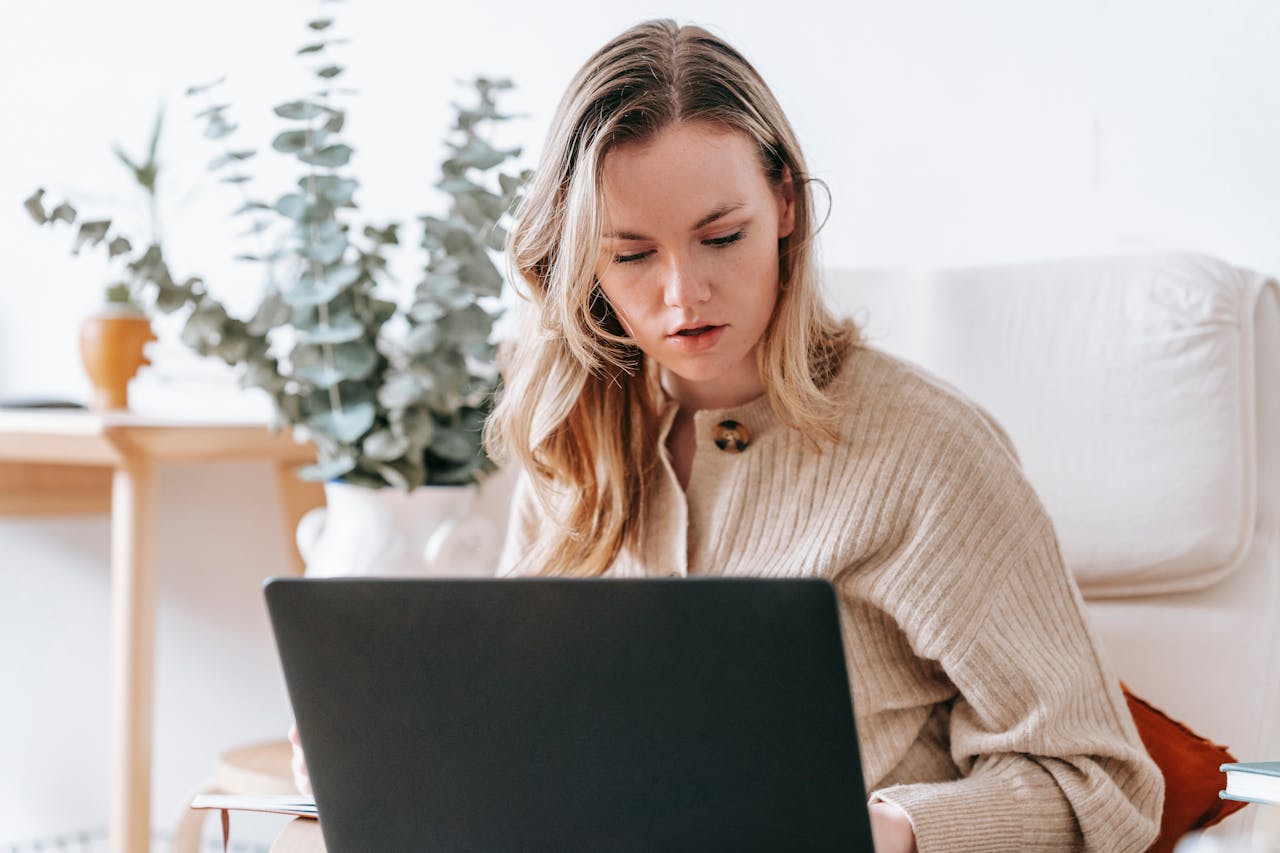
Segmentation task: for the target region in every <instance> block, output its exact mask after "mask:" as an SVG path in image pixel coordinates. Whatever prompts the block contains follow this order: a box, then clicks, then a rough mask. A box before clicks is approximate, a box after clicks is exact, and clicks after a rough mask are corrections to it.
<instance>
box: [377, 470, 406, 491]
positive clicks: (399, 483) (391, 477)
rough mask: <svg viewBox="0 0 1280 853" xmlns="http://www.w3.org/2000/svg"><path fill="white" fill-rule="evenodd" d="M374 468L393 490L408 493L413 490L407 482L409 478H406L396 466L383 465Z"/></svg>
mask: <svg viewBox="0 0 1280 853" xmlns="http://www.w3.org/2000/svg"><path fill="white" fill-rule="evenodd" d="M374 467H375V469H376V470H377V472H378V473H379V474H381V475H382V478H383V479H384V480H386V481H387V483H388V485H390V486H391V487H392V488H393V489H399V490H400V491H402V492H408V491H411V490H412V489H413V488H414V485H413V484H412V483H411V482H410V481H409V478H408V477H406V476H405V475H404V474H403V473H402V472H401V471H400V469H399V468H398V467H397V466H395V465H388V464H386V463H383V464H381V465H376V466H374Z"/></svg>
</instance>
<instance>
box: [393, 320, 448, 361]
mask: <svg viewBox="0 0 1280 853" xmlns="http://www.w3.org/2000/svg"><path fill="white" fill-rule="evenodd" d="M443 339H444V333H443V332H442V330H441V328H440V326H438V325H437V324H435V323H432V324H430V325H425V326H415V327H414V328H413V330H412V331H411V332H409V334H407V335H405V338H404V343H403V347H404V350H405V352H407V353H410V354H412V355H423V354H426V353H429V352H431V351H432V350H433V349H435V348H436V347H437V346H439V345H440V341H441V340H443Z"/></svg>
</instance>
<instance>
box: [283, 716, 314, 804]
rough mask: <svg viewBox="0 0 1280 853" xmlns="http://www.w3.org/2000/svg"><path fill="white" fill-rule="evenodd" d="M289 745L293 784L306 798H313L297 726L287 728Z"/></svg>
mask: <svg viewBox="0 0 1280 853" xmlns="http://www.w3.org/2000/svg"><path fill="white" fill-rule="evenodd" d="M289 743H291V744H293V760H292V761H291V762H290V764H291V765H292V766H293V784H294V785H296V786H297V788H298V790H299V791H301V792H302V793H304V794H306V795H307V796H308V797H314V796H315V794H314V793H312V791H311V775H310V774H309V773H307V757H306V756H305V755H303V754H302V741H301V740H299V739H298V724H297V723H293V724H292V725H290V726H289Z"/></svg>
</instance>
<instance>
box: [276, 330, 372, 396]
mask: <svg viewBox="0 0 1280 853" xmlns="http://www.w3.org/2000/svg"><path fill="white" fill-rule="evenodd" d="M290 357H291V358H292V360H293V364H294V368H295V370H296V371H297V374H298V375H299V376H300V377H301V378H303V379H306V380H307V381H308V382H311V383H312V384H313V385H315V386H316V387H318V388H329V387H331V386H333V385H336V384H337V383H338V382H341V381H351V382H357V381H361V380H364V379H366V378H368V377H369V375H370V374H371V373H373V371H374V369H375V368H376V367H377V366H378V358H379V356H378V351H377V350H376V349H374V347H373V345H372V344H370V343H369V342H368V341H362V340H357V341H353V342H351V343H343V344H334V345H324V346H311V345H308V344H299V345H298V346H296V347H294V348H293V352H292V353H290Z"/></svg>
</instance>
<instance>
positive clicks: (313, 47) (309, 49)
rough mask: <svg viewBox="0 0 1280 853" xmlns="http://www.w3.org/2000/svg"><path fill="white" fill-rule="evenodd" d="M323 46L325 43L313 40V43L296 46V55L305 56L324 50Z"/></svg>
mask: <svg viewBox="0 0 1280 853" xmlns="http://www.w3.org/2000/svg"><path fill="white" fill-rule="evenodd" d="M324 47H325V43H324V42H322V41H318V42H315V43H314V44H308V45H303V46H302V47H300V48H298V53H297V55H298V56H306V55H307V54H309V53H319V52H320V51H322V50H324Z"/></svg>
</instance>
